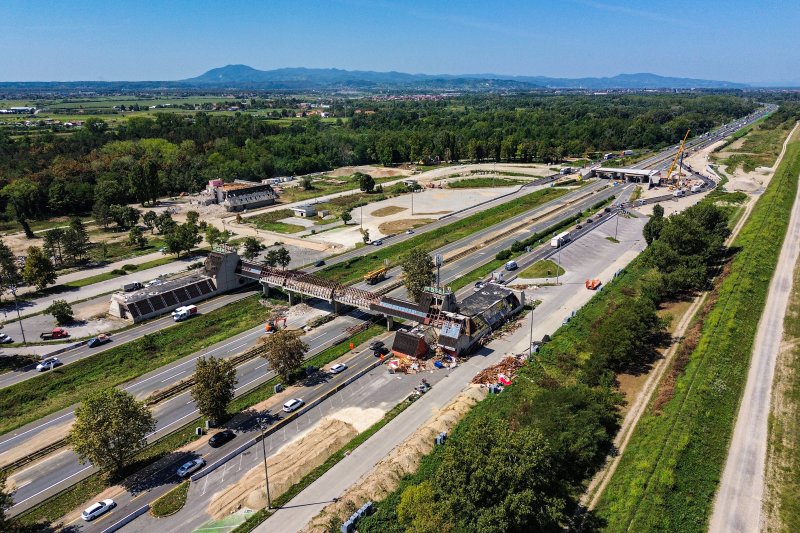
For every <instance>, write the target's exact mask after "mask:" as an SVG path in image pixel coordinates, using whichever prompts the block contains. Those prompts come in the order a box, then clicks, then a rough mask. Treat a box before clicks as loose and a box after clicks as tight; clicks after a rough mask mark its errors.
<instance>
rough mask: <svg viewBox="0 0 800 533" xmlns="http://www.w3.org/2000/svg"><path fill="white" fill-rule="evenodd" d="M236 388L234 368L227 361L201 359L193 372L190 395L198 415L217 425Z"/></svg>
mask: <svg viewBox="0 0 800 533" xmlns="http://www.w3.org/2000/svg"><path fill="white" fill-rule="evenodd" d="M235 388H236V367H235V366H234V364H233V363H232V362H231V361H230V360H228V359H215V358H214V357H208V358H205V357H201V358H200V359H198V360H197V366H196V367H195V371H194V385H193V386H192V390H191V394H192V399H193V400H194V403H195V405H197V409H198V410H199V411H200V414H202V415H203V416H205V417H207V418H209V419H211V420H213V421H214V423H215V424H218V423H220V422H222V421H223V420H225V418H226V416H227V409H228V404H229V403H230V402H231V400H233V391H234V390H235Z"/></svg>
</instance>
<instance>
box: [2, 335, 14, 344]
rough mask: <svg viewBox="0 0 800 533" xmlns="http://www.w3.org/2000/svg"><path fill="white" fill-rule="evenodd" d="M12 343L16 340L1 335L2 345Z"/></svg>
mask: <svg viewBox="0 0 800 533" xmlns="http://www.w3.org/2000/svg"><path fill="white" fill-rule="evenodd" d="M12 342H14V339H12V338H11V336H9V335H6V334H5V333H0V344H11V343H12Z"/></svg>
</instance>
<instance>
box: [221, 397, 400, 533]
mask: <svg viewBox="0 0 800 533" xmlns="http://www.w3.org/2000/svg"><path fill="white" fill-rule="evenodd" d="M412 403H414V401H413V399H412V397H409V398H406V399H405V400H403V401H402V402H400V403H399V404H397V405H395V406H394V407H393V408H392V409H391V410H390V411H389V412H388V413H386V414H385V415H383V418H381V419H380V420H378V421H377V422H375V423H374V424H372V425H371V426H370V427H368V428H367V429H366V430H365V431H363V432H361V433H359V434H358V435H356V436H355V437H353V438H352V439H351V440H350V442H348V443H347V444H345V445H344V446H342V447H341V448H340V449H339V450H337V451H336V452H334V454H333V455H331V456H330V457H328V459H327V460H326V461H325V462H324V463H322V464H321V465H319V466H318V467H316V468H315V469H314V470H312V471H311V472H309V473H308V474H306V475H305V476H303V478H302V479H301V480H300V481H298V482H297V483H295V484H294V485H292V486H291V487H289V489H288V490H287V491H286V492H284V493H283V494H281V495H280V496H278V497H277V498H275V499H274V500H273V501H272V506H273V508H277V507H281V506H283V505H286V504H287V503H289V502H290V501H291V500H292V498H294V497H295V496H297V495H298V494H300V493H301V492H303V490H305V489H306V487H308V486H309V485H311V484H312V483H313V482H315V481H316V480H317V479H319V478H320V477H322V475H323V474H324V473H325V472H327V471H328V470H330V469H331V468H333V467H334V466H335V465H336V464H337V463H338V462H339V461H341V460H342V459H344V458H345V457H346V456H347V455H348V454H349V453H351V452H352V451H353V450H355V449H356V448H358V447H359V446H361V445H362V444H364V443H365V442H366V441H367V440H369V439H370V437H372V436H373V435H374V434H375V433H377V432H378V431H379V430H380V429H381V428H383V427H384V426H385V425H386V424H388V423H389V422H391V421H392V420H394V419H395V418H396V417H397V415H399V414H400V413H402V412H403V411H405V410H406V408H407V407H408V406H410V405H411V404H412ZM273 512H274V511H269V510H267V509H261V510H260V511H258V512H256V513H254V514H252V515H250V516H249V517H248V518H247V520H245V521H244V523H242V524H240V525H239V526H238V527H237V528H236V529H234V530H233V532H232V533H249V532H250V531H253V530H254V529H255V528H256V526H258V525H259V524H261V523H262V522H264V521H265V520H266V519H267V518H269V517H270V516H272V513H273Z"/></svg>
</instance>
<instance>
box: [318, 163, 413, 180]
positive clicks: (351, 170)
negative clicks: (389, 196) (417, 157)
mask: <svg viewBox="0 0 800 533" xmlns="http://www.w3.org/2000/svg"><path fill="white" fill-rule="evenodd" d="M356 172H362V173H364V174H369V175H370V176H372V177H373V178H391V177H394V176H398V177H399V176H409V175H411V171H410V170H405V169H400V168H382V167H373V166H369V165H364V166H358V167H341V168H337V169H336V170H334V171H333V172H328V176H333V177H340V176H352V175H353V174H355V173H356Z"/></svg>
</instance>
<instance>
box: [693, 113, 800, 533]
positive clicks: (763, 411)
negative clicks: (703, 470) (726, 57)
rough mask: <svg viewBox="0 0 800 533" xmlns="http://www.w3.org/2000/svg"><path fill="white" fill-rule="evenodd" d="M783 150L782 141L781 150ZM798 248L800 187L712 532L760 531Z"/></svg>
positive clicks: (771, 288)
mask: <svg viewBox="0 0 800 533" xmlns="http://www.w3.org/2000/svg"><path fill="white" fill-rule="evenodd" d="M796 128H797V127H796V126H795V129H796ZM794 132H795V130H792V133H790V134H789V137H788V138H787V140H788V139H791V138H792V136H793V134H794ZM785 148H786V145H785V144H784V150H785ZM782 156H783V152H782V153H781V157H779V158H778V159H779V160H780V159H782ZM799 252H800V189H798V194H797V196H796V197H795V201H794V206H793V208H792V215H791V217H790V219H789V228H788V230H787V232H786V238H785V239H784V241H783V247H782V249H781V254H780V256H779V257H778V265H777V267H776V268H775V274H774V275H773V277H772V281H771V282H770V286H769V294H768V295H767V303H766V307H765V309H764V313H763V314H762V315H761V322H760V323H759V325H758V331H757V333H756V340H755V346H754V347H753V355H752V359H751V361H750V370H749V372H748V375H747V385H746V386H745V389H744V396H743V397H742V401H741V404H740V406H739V414H738V416H737V418H736V427H735V428H734V431H733V439H732V440H731V445H730V448H729V450H728V459H727V461H726V462H725V470H724V471H723V472H722V480H721V482H720V486H719V491H718V492H717V497H716V500H715V502H714V510H713V514H712V516H711V525H710V527H709V531H710V532H712V533H716V532H720V533H722V532H726V533H727V532H731V531H741V532H750V531H759V530H760V529H761V516H762V514H761V508H762V497H763V494H764V465H765V462H766V455H767V433H768V429H769V424H768V421H769V410H770V399H771V392H772V381H773V376H774V374H775V363H776V361H777V358H778V354H779V352H780V345H781V340H782V339H783V318H784V315H785V314H786V307H787V305H788V303H789V296H790V294H791V288H792V275H793V273H794V266H795V263H796V262H797V258H798V253H799Z"/></svg>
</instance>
